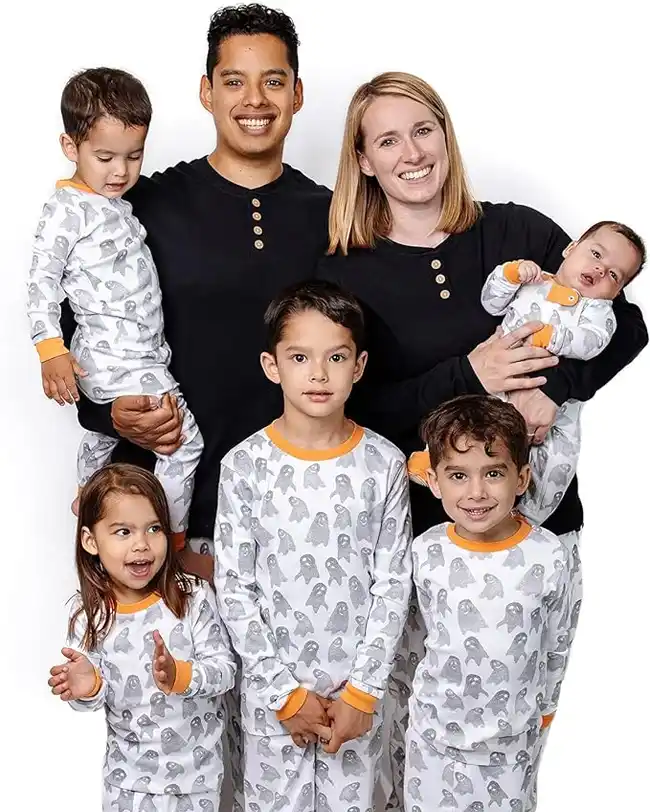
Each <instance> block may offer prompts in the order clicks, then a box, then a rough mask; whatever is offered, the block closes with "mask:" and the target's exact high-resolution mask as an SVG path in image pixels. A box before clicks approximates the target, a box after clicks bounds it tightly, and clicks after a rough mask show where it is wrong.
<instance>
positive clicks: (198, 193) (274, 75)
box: [68, 4, 331, 809]
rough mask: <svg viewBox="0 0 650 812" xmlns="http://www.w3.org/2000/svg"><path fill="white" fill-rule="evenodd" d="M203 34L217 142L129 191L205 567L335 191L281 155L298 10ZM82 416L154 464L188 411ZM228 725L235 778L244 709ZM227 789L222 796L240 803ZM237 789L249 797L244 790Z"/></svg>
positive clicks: (131, 401) (270, 413)
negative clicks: (150, 273) (227, 464)
mask: <svg viewBox="0 0 650 812" xmlns="http://www.w3.org/2000/svg"><path fill="white" fill-rule="evenodd" d="M208 44H209V51H208V59H207V70H208V73H206V75H205V76H203V78H202V80H201V90H200V99H201V103H202V105H203V106H204V107H205V109H206V110H207V111H208V112H210V113H211V115H212V117H213V119H214V123H215V129H216V135H217V141H216V146H215V148H214V150H213V151H212V152H211V153H210V154H209V155H208V156H205V157H201V158H197V159H195V160H192V161H189V162H181V163H179V164H177V165H176V166H173V167H170V168H169V169H166V170H165V171H164V172H156V173H154V174H153V175H152V176H151V177H150V178H141V179H140V181H139V182H138V183H137V185H136V186H135V187H134V188H133V189H132V190H131V191H130V192H129V194H128V195H127V196H126V197H127V199H128V200H129V201H130V202H131V204H132V205H133V210H134V213H135V214H136V216H137V217H138V218H139V220H140V221H141V222H142V224H143V225H144V227H145V229H146V231H147V242H148V245H149V247H150V249H151V251H152V254H153V257H154V260H155V262H156V266H157V269H158V274H159V277H160V285H161V289H162V297H163V299H162V301H163V309H164V317H165V337H166V339H167V341H168V342H169V345H170V347H171V351H172V359H171V372H172V374H173V375H174V377H175V378H176V380H177V381H178V382H179V384H180V387H181V389H182V391H183V393H184V395H185V398H186V400H187V403H188V406H189V408H190V409H191V410H192V412H193V413H194V415H195V417H196V421H197V424H198V426H199V428H200V430H201V433H202V434H203V438H204V443H205V447H204V452H203V455H202V457H201V462H200V464H199V466H198V468H197V471H196V478H195V489H194V497H193V501H192V505H191V509H190V516H189V526H188V530H187V538H188V545H187V546H186V548H185V550H184V551H183V552H182V553H181V556H182V557H183V559H184V563H185V566H186V568H187V569H189V570H193V571H197V572H200V573H201V574H203V575H204V576H205V577H211V575H212V558H211V556H210V555H204V556H200V555H198V554H197V553H199V552H203V553H208V554H210V553H211V551H212V538H213V531H214V523H215V511H216V500H217V489H218V477H219V465H220V462H221V459H222V457H223V456H224V455H225V454H226V452H227V451H228V450H229V449H230V448H232V447H233V446H234V445H236V444H237V443H238V442H240V441H241V440H243V439H244V438H245V437H247V436H249V435H250V434H251V433H252V432H253V431H255V430H256V429H258V428H259V427H260V426H262V425H266V424H268V423H269V422H270V421H271V420H272V419H273V418H274V417H275V416H277V415H278V414H279V413H280V412H281V409H282V401H281V397H280V393H279V391H278V389H277V388H276V387H274V386H273V384H271V383H270V382H269V381H268V380H267V379H266V378H265V377H264V375H263V374H262V372H261V370H260V366H259V354H260V351H261V350H262V349H263V347H264V338H265V334H264V329H265V328H264V312H265V310H266V307H267V305H268V303H269V301H270V300H271V299H272V298H273V297H274V296H275V295H276V294H277V293H278V291H280V290H281V289H283V288H285V287H286V286H287V285H290V284H292V283H294V282H297V281H300V280H302V279H305V278H308V277H309V276H311V275H312V273H313V271H314V268H315V264H316V261H317V259H318V258H319V257H320V256H321V255H322V254H324V252H325V249H326V246H327V214H328V209H329V201H330V196H331V193H330V191H329V190H328V189H327V188H325V187H323V186H319V185H317V184H316V183H314V181H312V180H310V179H309V178H307V177H306V176H305V175H303V174H302V173H301V172H299V171H298V170H296V169H293V168H292V167H291V166H288V165H287V164H285V163H283V160H282V158H283V148H284V142H285V139H286V137H287V134H288V132H289V129H290V127H291V123H292V119H293V116H294V114H295V113H297V112H298V111H299V110H300V108H301V107H302V103H303V88H302V82H301V80H300V79H299V77H298V73H297V71H298V57H297V48H298V38H297V35H296V31H295V28H294V25H293V22H292V21H291V19H290V18H289V17H287V15H285V14H283V13H282V12H280V11H273V10H271V9H267V8H266V7H265V6H261V5H258V4H253V5H248V6H237V7H228V8H224V9H221V10H219V11H217V12H216V13H215V14H214V15H213V17H212V19H211V21H210V29H209V33H208ZM68 313H69V311H68ZM70 326H72V325H70ZM79 419H80V422H81V423H82V425H83V426H84V428H86V429H88V430H92V431H97V432H101V433H104V434H108V435H111V436H113V437H121V438H123V439H124V440H125V441H129V442H128V443H127V442H121V443H120V444H119V445H118V447H117V449H116V450H115V452H114V454H113V459H114V460H116V461H117V460H123V461H129V462H133V463H137V464H140V465H143V466H145V467H149V468H151V467H152V465H153V462H152V461H153V459H154V457H153V454H151V453H150V452H151V451H157V452H159V453H163V454H164V453H170V452H171V451H173V450H174V449H176V448H177V447H178V446H179V444H180V442H181V424H182V415H181V410H180V409H179V408H178V405H177V403H176V402H175V400H174V398H173V397H170V396H169V395H165V396H164V397H163V398H162V400H161V401H158V399H157V398H155V397H149V396H146V395H142V396H138V397H121V398H117V399H116V400H115V401H114V403H113V404H112V406H108V405H107V406H97V405H95V404H93V403H91V402H90V401H88V400H86V399H83V400H82V401H81V402H80V403H79ZM137 446H140V448H138V447H137ZM143 449H147V451H144V450H143ZM233 700H234V701H236V697H233ZM228 727H229V730H230V733H231V734H232V736H233V739H231V747H234V749H235V751H234V752H232V753H231V759H230V761H231V763H232V768H233V777H234V783H235V785H236V787H237V789H239V788H240V785H241V769H240V759H239V756H238V753H237V749H238V745H237V741H235V739H237V738H238V731H239V725H238V721H237V718H236V717H233V719H232V721H231V723H230V725H229V726H228ZM229 794H230V793H229V792H228V791H227V789H226V790H225V791H224V800H223V804H225V807H224V808H229V809H232V801H231V802H230V806H228V797H229ZM236 800H237V801H238V802H239V803H241V805H242V806H243V800H242V799H241V797H240V796H239V794H238V793H236Z"/></svg>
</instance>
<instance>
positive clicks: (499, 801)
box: [404, 728, 540, 812]
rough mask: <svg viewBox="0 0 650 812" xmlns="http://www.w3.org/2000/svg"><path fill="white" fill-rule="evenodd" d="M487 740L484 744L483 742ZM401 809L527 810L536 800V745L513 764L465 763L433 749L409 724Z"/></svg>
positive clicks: (413, 811)
mask: <svg viewBox="0 0 650 812" xmlns="http://www.w3.org/2000/svg"><path fill="white" fill-rule="evenodd" d="M488 746H489V745H488ZM406 752H407V755H406V771H405V775H404V807H405V810H406V812H437V810H439V809H458V810H462V812H465V811H466V810H469V812H487V810H489V809H493V808H494V809H503V810H504V812H505V810H508V812H533V811H534V810H535V809H536V806H537V798H536V795H537V782H536V778H537V768H538V764H539V755H540V750H539V747H535V748H534V749H533V750H532V751H531V752H528V754H527V755H528V758H527V759H526V760H525V761H524V762H522V763H515V764H490V765H485V766H483V765H477V764H466V763H465V761H464V760H462V759H461V760H454V759H452V758H448V757H447V756H443V755H441V754H439V753H438V752H437V751H435V750H433V749H432V748H431V747H430V746H429V745H428V744H427V743H426V741H425V740H424V739H423V738H422V737H421V736H420V735H419V733H417V732H416V731H415V730H413V729H411V728H409V730H408V732H407V734H406Z"/></svg>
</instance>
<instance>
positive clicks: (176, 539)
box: [171, 530, 185, 553]
mask: <svg viewBox="0 0 650 812" xmlns="http://www.w3.org/2000/svg"><path fill="white" fill-rule="evenodd" d="M171 542H172V545H173V547H174V550H176V552H177V553H180V551H181V550H184V549H185V531H184V530H181V532H180V533H172V535H171Z"/></svg>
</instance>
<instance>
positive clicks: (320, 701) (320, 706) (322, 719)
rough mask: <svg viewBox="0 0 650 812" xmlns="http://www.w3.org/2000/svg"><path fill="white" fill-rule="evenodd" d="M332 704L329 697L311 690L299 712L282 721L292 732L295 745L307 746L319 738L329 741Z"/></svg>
mask: <svg viewBox="0 0 650 812" xmlns="http://www.w3.org/2000/svg"><path fill="white" fill-rule="evenodd" d="M330 704H331V703H330V701H329V700H328V699H325V698H324V697H322V696H319V695H318V694H315V693H314V692H313V691H309V692H308V693H307V699H306V700H305V703H304V705H303V706H302V708H300V710H299V711H298V713H296V714H294V715H293V716H292V717H291V718H290V719H285V720H284V722H282V724H283V725H284V727H285V728H286V730H287V731H288V732H289V733H290V734H291V738H292V739H293V743H294V744H295V745H297V746H298V747H306V746H307V745H308V744H313V743H314V742H316V741H317V740H318V739H323V740H325V741H329V739H330V736H331V730H330V720H329V718H328V716H327V709H328V708H329V706H330Z"/></svg>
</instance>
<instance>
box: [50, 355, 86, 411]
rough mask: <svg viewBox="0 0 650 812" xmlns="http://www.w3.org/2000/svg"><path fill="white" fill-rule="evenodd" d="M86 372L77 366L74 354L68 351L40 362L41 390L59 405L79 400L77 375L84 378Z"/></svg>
mask: <svg viewBox="0 0 650 812" xmlns="http://www.w3.org/2000/svg"><path fill="white" fill-rule="evenodd" d="M87 374H88V373H87V372H86V371H85V370H83V369H82V368H81V367H80V366H79V364H78V363H77V359H76V358H75V357H74V355H72V353H69V352H66V353H65V355H57V356H56V357H54V358H50V359H49V360H48V361H42V362H41V379H42V381H43V391H44V392H45V394H46V395H47V397H48V398H50V399H51V400H55V401H56V402H57V403H58V404H59V406H64V405H65V404H66V403H74V402H75V401H78V400H79V390H78V389H77V376H78V377H80V378H85V377H86V375H87Z"/></svg>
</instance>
